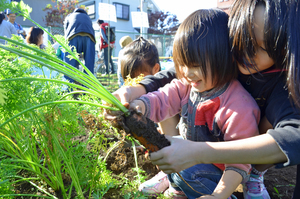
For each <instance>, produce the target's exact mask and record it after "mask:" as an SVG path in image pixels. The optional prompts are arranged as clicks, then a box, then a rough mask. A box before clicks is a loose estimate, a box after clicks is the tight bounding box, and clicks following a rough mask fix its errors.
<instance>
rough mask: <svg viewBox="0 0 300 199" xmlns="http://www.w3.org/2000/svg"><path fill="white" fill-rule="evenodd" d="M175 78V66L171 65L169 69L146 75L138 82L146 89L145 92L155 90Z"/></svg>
mask: <svg viewBox="0 0 300 199" xmlns="http://www.w3.org/2000/svg"><path fill="white" fill-rule="evenodd" d="M174 78H176V71H175V68H174V67H172V68H170V69H169V70H163V71H160V72H158V73H156V74H155V75H147V76H146V77H145V78H144V79H143V80H142V81H141V82H140V84H141V85H143V86H144V87H145V89H146V92H147V93H148V92H153V91H157V90H158V89H159V88H160V87H163V86H164V85H166V84H167V83H170V82H171V81H172V80H173V79H174Z"/></svg>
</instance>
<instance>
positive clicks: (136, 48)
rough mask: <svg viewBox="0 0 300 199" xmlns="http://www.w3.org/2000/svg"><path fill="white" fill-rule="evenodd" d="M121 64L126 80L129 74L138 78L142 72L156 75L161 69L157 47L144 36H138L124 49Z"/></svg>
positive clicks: (145, 74)
mask: <svg viewBox="0 0 300 199" xmlns="http://www.w3.org/2000/svg"><path fill="white" fill-rule="evenodd" d="M120 64H121V74H122V77H123V79H124V80H126V79H127V77H128V76H130V78H136V77H137V76H139V75H140V74H144V76H147V75H154V74H156V73H157V72H159V71H160V63H159V55H158V50H157V48H156V46H155V44H154V43H152V42H151V41H148V40H146V39H144V38H143V37H138V38H137V39H135V40H134V41H133V42H131V43H130V44H128V45H127V46H126V47H125V48H124V49H123V55H122V56H121V59H120Z"/></svg>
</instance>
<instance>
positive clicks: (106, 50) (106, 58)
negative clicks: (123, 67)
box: [103, 47, 115, 74]
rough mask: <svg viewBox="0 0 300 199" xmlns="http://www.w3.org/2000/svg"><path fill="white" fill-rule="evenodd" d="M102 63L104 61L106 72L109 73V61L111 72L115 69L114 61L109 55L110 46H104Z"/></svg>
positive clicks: (110, 51)
mask: <svg viewBox="0 0 300 199" xmlns="http://www.w3.org/2000/svg"><path fill="white" fill-rule="evenodd" d="M103 50H104V63H105V67H106V69H105V72H106V73H107V74H108V73H109V66H108V65H109V63H110V65H111V72H112V73H115V69H114V63H113V61H112V58H111V55H112V50H113V49H112V48H111V47H107V48H104V49H103Z"/></svg>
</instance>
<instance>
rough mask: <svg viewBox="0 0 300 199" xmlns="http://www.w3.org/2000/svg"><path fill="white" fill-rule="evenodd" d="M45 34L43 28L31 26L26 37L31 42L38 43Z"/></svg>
mask: <svg viewBox="0 0 300 199" xmlns="http://www.w3.org/2000/svg"><path fill="white" fill-rule="evenodd" d="M43 34H44V31H43V30H42V29H41V28H35V27H31V28H30V30H29V32H28V35H27V37H26V41H27V43H29V44H35V45H38V39H39V37H40V36H41V35H43Z"/></svg>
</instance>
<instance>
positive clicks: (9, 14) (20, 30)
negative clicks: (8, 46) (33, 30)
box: [6, 9, 27, 39]
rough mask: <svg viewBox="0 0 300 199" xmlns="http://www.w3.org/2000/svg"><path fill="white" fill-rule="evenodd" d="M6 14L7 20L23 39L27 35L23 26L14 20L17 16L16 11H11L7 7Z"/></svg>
mask: <svg viewBox="0 0 300 199" xmlns="http://www.w3.org/2000/svg"><path fill="white" fill-rule="evenodd" d="M6 14H7V18H8V21H9V22H10V23H11V24H12V25H14V27H15V29H16V30H17V33H18V35H19V36H22V37H23V38H24V39H25V38H26V36H27V35H26V31H25V30H24V29H23V27H22V26H21V25H20V24H18V23H17V22H16V17H17V15H16V13H12V12H11V11H10V10H9V9H7V11H6Z"/></svg>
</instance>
